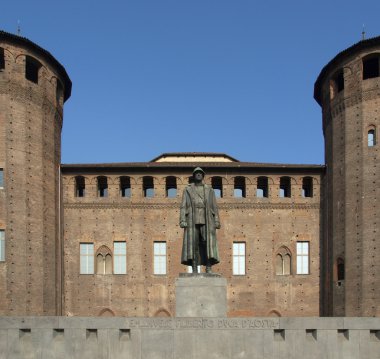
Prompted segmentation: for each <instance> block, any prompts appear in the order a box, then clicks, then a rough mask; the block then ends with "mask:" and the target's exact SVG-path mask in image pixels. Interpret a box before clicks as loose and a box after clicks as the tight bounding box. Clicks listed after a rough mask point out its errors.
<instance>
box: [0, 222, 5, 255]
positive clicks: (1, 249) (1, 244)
mask: <svg viewBox="0 0 380 359" xmlns="http://www.w3.org/2000/svg"><path fill="white" fill-rule="evenodd" d="M0 262H5V230H4V229H0Z"/></svg>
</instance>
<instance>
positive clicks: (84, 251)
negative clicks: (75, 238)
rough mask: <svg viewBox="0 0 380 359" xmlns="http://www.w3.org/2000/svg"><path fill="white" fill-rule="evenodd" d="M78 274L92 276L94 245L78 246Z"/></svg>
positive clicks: (84, 244)
mask: <svg viewBox="0 0 380 359" xmlns="http://www.w3.org/2000/svg"><path fill="white" fill-rule="evenodd" d="M80 274H94V243H81V244H80Z"/></svg>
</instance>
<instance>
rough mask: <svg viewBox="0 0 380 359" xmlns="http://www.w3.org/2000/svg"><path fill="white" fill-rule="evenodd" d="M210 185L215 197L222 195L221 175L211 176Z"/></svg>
mask: <svg viewBox="0 0 380 359" xmlns="http://www.w3.org/2000/svg"><path fill="white" fill-rule="evenodd" d="M211 187H212V188H213V189H214V192H215V197H216V198H222V197H223V182H222V177H212V178H211Z"/></svg>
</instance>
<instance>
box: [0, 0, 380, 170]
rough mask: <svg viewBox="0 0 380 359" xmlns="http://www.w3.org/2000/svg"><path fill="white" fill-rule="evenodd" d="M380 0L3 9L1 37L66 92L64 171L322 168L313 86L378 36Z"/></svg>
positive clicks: (153, 1)
mask: <svg viewBox="0 0 380 359" xmlns="http://www.w3.org/2000/svg"><path fill="white" fill-rule="evenodd" d="M379 13H380V2H379V1H366V0H364V1H363V0H362V1H360V2H359V1H351V0H345V1H340V0H337V1H335V0H330V1H325V0H318V1H312V0H294V1H293V0H288V1H280V0H277V1H271V0H267V1H260V2H259V1H254V0H234V1H232V0H229V1H227V0H213V1H211V0H192V1H190V0H186V1H185V0H170V1H169V0H135V1H129V0H108V1H95V0H91V1H90V0H75V1H74V0H65V1H53V0H33V1H31V0H23V1H18V0H2V4H1V12H0V24H1V25H0V28H1V29H2V30H5V31H8V32H14V33H15V32H16V29H17V21H18V20H20V24H21V34H22V36H25V37H27V38H29V39H30V40H32V41H34V42H36V43H37V44H39V45H40V46H42V47H44V48H45V49H47V50H48V51H50V52H51V53H52V54H53V55H54V56H55V57H56V58H57V60H58V61H60V62H61V63H62V64H63V65H64V66H65V68H66V70H67V72H68V74H69V76H70V78H71V80H72V82H73V91H72V96H71V98H70V99H69V100H68V101H67V102H66V105H65V118H64V126H63V132H62V162H63V163H95V162H135V161H149V160H151V159H152V158H154V157H156V156H157V155H159V154H161V153H163V152H182V151H185V152H189V151H206V152H209V151H210V152H224V153H227V154H229V155H231V156H233V157H236V158H237V159H239V160H241V161H253V162H281V163H316V164H318V163H323V162H324V150H323V134H322V125H321V110H320V107H319V106H318V104H317V103H316V102H315V101H314V99H313V86H314V82H315V80H316V78H317V76H318V74H319V72H320V70H321V69H322V68H323V66H324V65H325V64H326V63H327V62H328V61H330V60H331V59H332V58H333V57H334V56H335V55H336V54H337V53H338V52H340V51H342V50H343V49H345V48H347V47H349V46H350V45H352V44H354V43H356V42H358V41H359V40H360V38H361V31H362V25H363V24H365V28H366V33H367V37H374V36H377V35H380V22H379V21H378V14H379Z"/></svg>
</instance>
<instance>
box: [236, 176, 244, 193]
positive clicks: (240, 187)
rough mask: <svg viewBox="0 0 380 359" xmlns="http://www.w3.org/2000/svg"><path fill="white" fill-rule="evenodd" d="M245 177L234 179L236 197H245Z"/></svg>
mask: <svg viewBox="0 0 380 359" xmlns="http://www.w3.org/2000/svg"><path fill="white" fill-rule="evenodd" d="M245 196H246V190H245V177H240V176H239V177H235V179H234V197H238V198H239V197H245Z"/></svg>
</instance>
